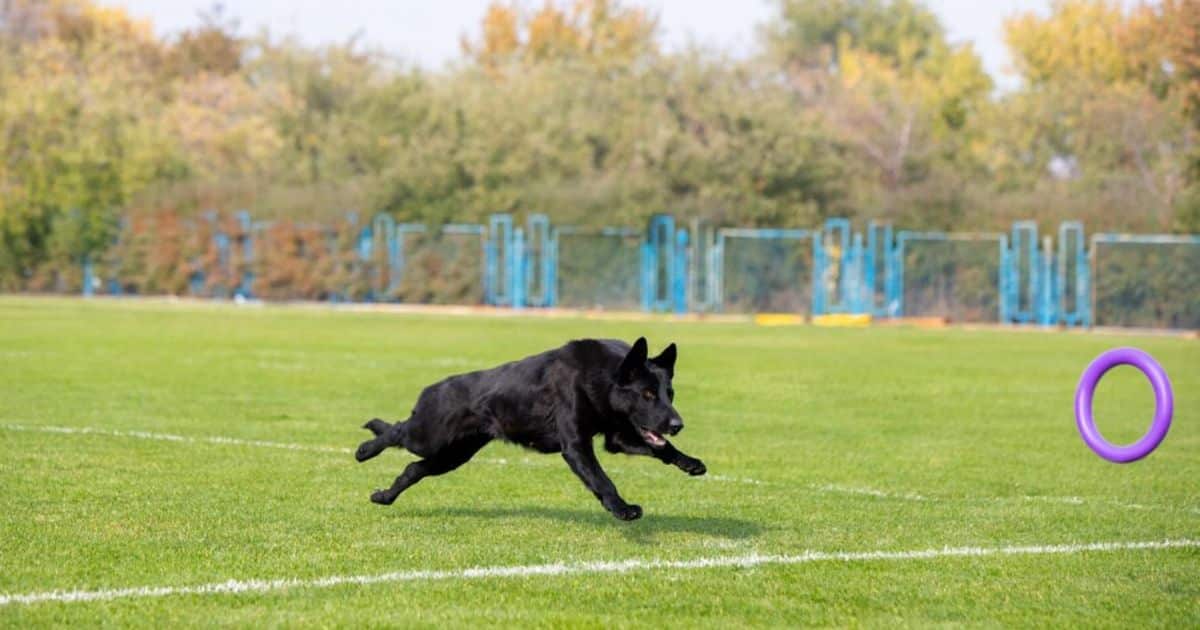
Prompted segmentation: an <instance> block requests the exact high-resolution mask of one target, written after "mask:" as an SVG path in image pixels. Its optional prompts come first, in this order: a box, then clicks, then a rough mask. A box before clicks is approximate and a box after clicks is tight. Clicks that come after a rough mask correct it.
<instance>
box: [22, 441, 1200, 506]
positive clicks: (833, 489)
mask: <svg viewBox="0 0 1200 630" xmlns="http://www.w3.org/2000/svg"><path fill="white" fill-rule="evenodd" d="M0 430H6V431H25V432H35V433H60V434H74V435H101V436H107V437H120V438H133V439H139V440H158V441H165V442H181V443H188V444H219V445H227V446H250V447H259V448H275V449H282V450H288V451H308V452H314V453H337V454H350V453H353V452H354V450H353V449H350V448H344V447H338V446H321V445H310V444H293V443H288V442H270V441H266V440H244V439H241V438H233V437H225V436H220V435H213V436H199V437H194V436H187V435H175V434H171V433H155V432H151V431H136V430H128V431H120V430H115V429H100V428H96V427H64V426H53V425H24V424H0ZM472 461H475V462H479V463H484V464H492V465H497V466H507V465H509V464H519V465H522V466H531V467H546V466H552V465H554V464H553V463H551V462H542V461H537V460H533V459H530V458H529V457H520V458H507V457H480V458H477V459H474V460H472ZM609 470H610V471H612V472H619V473H622V474H623V473H634V474H640V475H642V476H647V477H656V478H658V477H661V476H662V475H661V474H660V473H657V472H653V471H647V470H639V469H624V468H621V467H610V468H609ZM696 479H700V480H703V481H715V482H723V483H737V484H744V485H754V486H779V485H782V484H777V483H773V482H770V481H762V480H759V479H751V478H749V477H733V476H728V475H712V474H709V475H704V476H702V477H696ZM808 487H809V488H810V489H812V490H814V491H816V492H822V493H838V494H851V495H859V496H871V497H876V498H880V499H894V500H901V501H928V502H935V503H936V502H946V501H954V500H956V499H949V498H938V497H928V496H924V495H921V494H917V493H915V492H898V491H887V490H879V489H877V488H870V487H866V486H848V485H843V484H833V483H825V484H816V483H814V484H810V485H809V486H808ZM959 500H965V501H989V502H994V503H1000V502H1005V501H1030V502H1044V503H1061V504H1066V505H1087V504H1096V503H1100V504H1104V505H1108V506H1110V507H1115V508H1119V509H1124V510H1164V509H1165V510H1171V511H1181V512H1187V513H1190V514H1200V508H1197V507H1192V508H1177V507H1172V506H1162V505H1143V504H1140V503H1123V502H1120V501H1114V500H1110V499H1101V498H1093V499H1085V498H1083V497H1073V496H1032V495H1024V496H1012V497H965V498H963V499H959Z"/></svg>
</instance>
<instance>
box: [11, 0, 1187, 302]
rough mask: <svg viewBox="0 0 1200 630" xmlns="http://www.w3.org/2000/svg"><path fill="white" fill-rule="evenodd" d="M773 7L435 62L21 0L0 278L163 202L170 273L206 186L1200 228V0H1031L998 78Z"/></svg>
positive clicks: (466, 200)
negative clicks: (752, 24)
mask: <svg viewBox="0 0 1200 630" xmlns="http://www.w3.org/2000/svg"><path fill="white" fill-rule="evenodd" d="M1126 4H1128V3H1126ZM774 8H775V16H774V17H773V19H771V20H770V21H769V23H767V24H764V25H762V28H761V31H760V44H761V46H760V49H761V54H759V55H757V56H755V57H753V58H750V59H731V58H728V57H727V56H725V55H723V54H722V53H721V52H719V51H712V50H705V49H693V50H687V51H683V52H670V53H669V52H666V51H664V49H663V48H662V46H661V41H660V37H659V32H658V29H657V26H656V22H655V18H654V16H653V15H651V14H648V13H647V12H645V11H644V10H642V9H639V8H637V7H635V6H634V5H633V4H632V3H621V2H618V1H616V0H569V1H566V0H564V1H563V2H557V3H555V2H551V3H547V4H544V5H541V6H537V7H534V8H520V7H518V6H517V5H511V4H507V3H496V4H493V5H492V6H491V7H490V8H489V9H488V11H487V13H486V14H485V15H483V16H481V20H480V25H479V28H478V29H477V30H476V31H475V32H474V33H470V34H467V35H465V36H464V41H463V56H462V58H461V59H460V60H459V61H458V62H456V63H454V64H452V65H451V66H449V67H448V68H446V69H444V70H440V71H436V72H434V71H428V70H421V69H419V68H417V67H415V66H414V65H412V64H410V63H408V62H406V61H405V60H403V59H398V58H395V57H392V56H389V55H387V54H384V53H381V52H378V51H371V50H365V49H364V48H363V47H362V46H360V45H358V44H356V43H355V42H354V41H348V42H345V43H344V44H340V45H336V46H329V47H322V48H311V47H305V46H302V45H300V44H298V43H296V42H295V41H292V40H290V39H288V38H280V37H277V36H273V35H271V34H269V33H259V34H253V35H250V34H245V33H243V32H241V31H240V30H239V28H238V25H237V24H236V23H233V22H231V21H229V20H227V19H225V18H224V16H223V15H222V14H221V13H220V12H219V11H213V12H210V13H207V14H205V15H202V16H200V19H199V20H198V23H197V25H196V26H195V27H194V28H192V29H191V30H188V31H185V32H183V33H180V34H178V35H177V36H173V37H170V38H166V39H164V38H161V37H158V36H156V35H155V34H154V32H153V29H152V28H151V25H150V24H146V23H144V22H140V21H138V20H135V19H132V18H131V17H130V16H129V15H127V14H126V13H125V12H123V11H122V10H120V9H116V8H112V7H108V6H105V5H103V4H100V3H97V2H93V1H92V0H4V1H2V2H0V147H2V149H3V150H2V152H0V289H8V290H12V289H38V288H54V287H55V286H63V285H64V283H65V284H68V285H69V284H72V283H74V282H75V280H74V279H73V277H72V274H75V275H77V274H78V263H79V261H80V260H82V259H83V258H84V257H86V256H93V255H97V254H98V252H101V251H104V250H107V249H109V248H110V246H111V244H112V242H113V240H114V238H115V236H116V235H117V234H118V232H119V229H118V228H119V226H120V217H127V218H128V220H129V221H131V222H136V221H138V220H139V219H138V217H143V219H142V220H143V221H145V222H149V223H153V224H155V225H176V226H185V227H178V228H177V229H178V230H182V231H181V232H180V236H179V237H178V238H176V239H175V241H173V242H174V243H175V244H174V245H169V244H168V245H164V247H168V250H164V251H161V252H160V253H159V259H160V261H161V265H160V267H162V269H160V270H159V271H157V272H156V271H154V269H151V268H150V267H147V266H145V265H143V266H142V268H139V269H138V270H137V271H138V273H139V274H143V275H144V274H149V275H151V276H154V279H153V282H156V283H159V284H161V285H162V286H163V287H168V288H165V289H163V290H168V291H169V290H171V289H170V288H169V287H178V286H181V285H182V283H185V282H186V276H187V273H186V269H183V267H184V265H181V264H180V262H179V261H180V260H189V261H192V262H190V263H188V264H193V265H196V264H201V262H198V261H201V260H202V259H203V258H204V257H205V256H209V257H211V255H212V252H210V251H206V247H207V245H205V244H204V243H203V242H197V243H190V242H189V241H188V238H186V237H185V236H183V233H184V232H187V233H194V232H196V230H197V228H195V227H192V228H187V227H186V226H188V225H189V224H195V223H196V222H198V221H201V220H202V217H203V216H204V215H203V213H204V212H205V211H207V210H209V209H220V210H222V211H223V212H225V213H230V212H232V211H233V210H236V209H246V210H249V211H250V212H251V214H252V215H253V216H254V217H256V218H258V219H268V218H269V219H278V220H280V225H282V226H284V227H280V228H277V234H275V236H274V237H273V238H276V239H277V240H279V239H281V240H282V241H284V242H286V244H287V245H286V246H287V247H295V248H302V243H303V242H304V240H305V239H307V238H310V237H309V236H306V235H305V234H306V233H305V229H306V228H305V227H304V226H305V225H308V224H310V223H311V222H313V221H321V222H323V223H326V224H330V225H332V224H333V223H334V222H335V220H338V221H344V220H345V217H346V213H347V211H351V210H353V211H357V212H358V215H359V216H360V217H367V216H370V215H372V214H374V213H376V212H387V213H391V214H392V215H394V216H395V218H396V219H397V220H403V221H422V222H432V223H441V222H447V221H478V220H481V219H482V218H483V217H485V216H486V215H488V214H490V213H493V212H514V213H517V214H524V213H527V212H545V213H548V214H550V215H551V217H552V218H553V220H554V221H555V222H558V223H564V224H566V223H569V224H596V225H598V224H638V223H640V222H642V221H643V220H644V219H645V218H646V217H647V216H648V215H649V214H651V213H654V212H664V211H667V212H673V213H675V214H676V215H677V216H679V217H684V218H690V217H700V218H703V219H706V220H710V221H713V222H719V223H723V224H738V225H761V226H795V225H804V226H809V225H813V224H815V223H816V222H817V221H818V220H820V219H821V218H823V217H827V216H834V215H839V216H851V217H854V218H859V219H861V218H867V217H884V218H890V219H892V220H894V221H895V222H897V223H898V224H901V225H907V226H919V227H922V228H930V229H933V228H962V229H985V228H998V227H1002V226H1006V225H1007V224H1008V223H1009V222H1010V221H1012V220H1013V219H1015V218H1021V217H1035V218H1037V219H1038V220H1039V221H1041V222H1043V224H1044V225H1046V226H1049V225H1052V224H1054V223H1056V222H1057V221H1058V220H1060V219H1062V218H1081V219H1083V220H1084V221H1085V223H1086V225H1087V226H1088V228H1089V229H1120V230H1139V231H1156V232H1160V231H1171V230H1175V231H1200V142H1198V140H1200V0H1163V1H1162V2H1156V3H1153V4H1148V3H1147V4H1136V5H1133V6H1130V7H1125V6H1123V5H1122V4H1121V3H1119V2H1116V1H1114V0H1094V1H1093V0H1055V2H1053V4H1052V9H1051V11H1050V14H1049V16H1048V17H1039V16H1035V15H1017V16H1014V17H1013V18H1012V19H1011V20H1009V21H1008V22H1007V24H1006V27H1005V28H1006V33H1007V40H1008V43H1009V46H1010V47H1011V49H1012V52H1013V55H1014V58H1015V59H1016V70H1017V71H1018V72H1019V73H1020V76H1021V79H1022V80H1021V83H1020V87H1019V88H1018V89H1016V90H1013V91H1008V92H1004V93H999V92H997V91H996V90H995V89H994V86H993V82H992V78H991V77H989V76H988V75H987V73H986V72H985V71H984V70H983V67H982V65H981V63H980V59H979V57H978V55H977V54H976V53H975V52H974V51H973V50H972V49H971V48H970V47H969V46H965V45H959V44H955V43H953V42H951V41H949V40H948V38H947V35H946V33H945V30H944V29H943V27H942V25H941V24H940V23H939V21H938V19H937V17H936V16H935V15H934V14H933V13H932V12H931V11H930V10H929V9H928V8H926V7H925V6H923V5H922V4H921V3H920V2H916V1H912V0H837V1H825V0H820V1H818V0H775V1H774ZM222 220H224V219H222ZM189 222H190V223H189ZM289 226H290V227H289ZM288 230H290V232H288ZM285 232H286V233H285ZM156 238H157V237H156ZM297 243H301V245H298V244H297ZM170 247H173V248H175V249H169V248H170ZM209 249H211V248H209ZM329 264H332V265H333V266H334V267H337V261H333V262H332V263H329ZM319 267H320V265H315V266H313V268H312V269H308V270H307V271H303V273H301V272H300V271H294V270H293V271H286V272H284V273H285V275H286V274H288V273H300V274H301V275H303V274H305V273H307V274H308V275H310V276H326V275H328V274H329V273H333V272H331V271H329V270H328V269H323V268H319ZM335 271H336V269H335ZM155 274H157V275H155ZM274 281H276V282H282V280H279V279H278V278H276V279H275V280H274ZM146 282H150V280H146Z"/></svg>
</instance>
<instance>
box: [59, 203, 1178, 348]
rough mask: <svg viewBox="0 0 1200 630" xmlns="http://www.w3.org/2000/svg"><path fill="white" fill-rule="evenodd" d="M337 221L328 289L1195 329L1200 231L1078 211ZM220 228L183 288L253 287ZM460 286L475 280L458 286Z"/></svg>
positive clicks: (240, 224)
mask: <svg viewBox="0 0 1200 630" xmlns="http://www.w3.org/2000/svg"><path fill="white" fill-rule="evenodd" d="M347 222H348V225H349V226H350V228H349V229H351V230H353V239H351V241H349V245H342V244H341V243H344V240H339V238H340V237H339V236H338V234H337V233H335V232H333V231H330V230H328V229H326V228H319V229H320V230H324V231H323V232H322V233H324V234H325V235H326V236H325V237H324V238H325V239H326V241H327V245H326V246H327V247H328V248H330V249H331V250H336V249H337V248H339V247H343V246H346V247H349V248H351V249H350V250H348V252H349V253H348V255H347V256H345V257H341V258H336V260H337V261H338V262H337V266H336V268H335V269H334V272H336V273H338V274H342V275H341V276H338V277H342V276H344V277H347V278H360V279H361V278H365V279H366V280H365V283H366V286H367V289H366V290H365V291H361V290H359V291H357V292H353V293H352V292H350V291H348V290H347V291H330V292H328V294H327V297H328V299H331V300H344V299H363V300H368V301H405V300H407V301H431V299H426V298H424V297H422V296H425V295H427V292H422V291H421V290H420V289H421V288H422V287H423V286H424V285H425V284H431V283H432V284H436V283H438V282H441V281H443V280H444V278H443V277H442V276H443V275H446V274H451V273H453V274H457V275H458V276H460V277H459V278H458V285H455V286H456V287H457V288H456V289H455V291H456V292H452V293H450V295H452V296H456V297H453V298H451V299H457V300H466V301H480V302H483V303H486V304H491V305H496V306H507V307H512V308H525V307H553V306H570V307H584V308H615V309H635V308H641V309H643V310H647V311H659V312H678V313H682V312H688V311H710V312H717V311H726V312H763V311H771V312H793V313H804V314H810V315H824V314H830V313H866V314H870V315H872V316H875V317H880V318H893V317H921V316H938V317H946V318H950V319H953V320H958V321H996V322H1003V323H1013V324H1040V325H1063V326H1091V325H1094V324H1102V325H1109V324H1112V325H1136V326H1168V327H1177V328H1200V236H1176V235H1129V234H1108V233H1100V234H1092V235H1091V238H1090V240H1088V239H1087V238H1086V237H1085V233H1084V226H1083V225H1082V224H1081V223H1079V222H1076V221H1069V222H1064V223H1062V224H1061V225H1060V226H1059V227H1058V230H1057V241H1056V240H1055V238H1054V237H1052V236H1050V235H1045V236H1044V237H1043V238H1042V239H1041V240H1040V241H1039V234H1038V226H1037V224H1036V223H1034V222H1032V221H1018V222H1016V223H1014V224H1013V226H1012V229H1011V231H1010V232H1009V233H1007V234H1004V233H956V232H923V231H912V230H895V229H893V226H892V225H890V224H888V223H883V222H871V223H869V224H867V225H866V226H865V236H864V233H862V232H856V231H855V230H854V228H853V225H852V223H851V222H850V221H849V220H847V219H841V218H832V219H828V220H826V221H825V223H824V224H823V225H822V226H821V227H820V228H819V229H816V230H808V229H746V228H718V227H715V226H708V225H702V224H700V223H699V222H693V223H692V225H691V226H690V229H689V228H688V227H684V226H682V225H680V224H678V223H677V222H676V220H675V218H674V217H673V216H671V215H666V214H660V215H655V216H654V217H652V218H651V219H650V221H649V223H648V225H647V226H646V227H645V229H633V228H624V227H607V228H578V227H574V226H555V225H553V224H552V223H551V222H550V220H549V218H548V217H546V216H545V215H531V216H529V217H528V218H527V220H526V223H525V226H524V227H521V226H519V225H517V224H516V223H515V222H514V219H513V217H512V216H511V215H507V214H497V215H493V216H491V217H490V218H489V220H488V223H487V224H486V225H477V224H451V225H444V226H440V227H437V228H434V227H429V226H425V225H421V224H412V223H397V222H395V220H394V219H393V218H392V217H390V216H388V215H379V216H376V217H373V218H372V219H371V220H370V221H366V222H363V223H362V224H361V225H360V223H359V221H358V219H357V217H355V216H354V215H349V216H348V217H347ZM123 225H124V223H123ZM222 225H229V223H228V222H225V223H222V222H221V221H219V220H218V218H217V215H216V214H215V213H209V214H207V215H204V216H203V217H202V219H201V221H200V222H199V223H194V224H192V225H191V227H190V228H189V229H191V230H193V231H194V232H196V233H197V234H203V235H207V236H204V238H211V243H210V245H209V246H207V247H208V250H206V251H210V252H215V254H210V255H215V265H216V271H215V272H214V271H212V270H209V271H208V272H207V273H209V274H210V275H209V276H206V275H205V273H206V271H205V270H204V267H203V265H200V264H199V263H197V262H195V260H193V261H192V262H191V263H189V265H191V267H193V268H194V269H195V270H196V271H194V272H193V273H192V275H191V276H190V280H189V282H188V285H189V289H188V290H189V291H190V292H192V293H193V294H196V295H205V296H209V297H230V296H233V297H242V298H252V297H255V286H256V281H257V280H258V274H259V273H262V272H263V267H262V265H263V264H266V263H265V261H264V260H263V257H264V255H266V254H270V251H269V249H264V248H265V247H266V245H267V243H266V240H267V239H266V237H265V235H266V233H267V230H268V229H269V228H270V225H271V224H269V223H262V222H255V221H253V220H252V219H251V217H250V215H249V214H248V213H246V212H244V211H241V212H238V213H236V214H235V215H234V223H233V225H235V226H236V227H235V228H233V231H234V232H235V233H234V234H230V233H227V232H226V230H224V229H223V228H222ZM124 239H126V236H125V235H124V231H122V234H121V235H119V236H118V240H117V241H115V242H114V246H113V251H122V249H121V248H123V247H127V246H128V243H127V242H125V240H124ZM301 248H303V245H301ZM195 255H198V254H193V256H195ZM111 257H112V256H109V258H111ZM106 260H107V259H106ZM414 261H416V262H417V264H416V265H414V264H413V262H414ZM121 268H122V267H121V265H120V264H119V261H117V263H113V262H112V261H111V260H108V261H107V262H105V263H103V264H101V262H100V261H99V260H92V259H88V260H85V261H83V277H84V281H83V292H84V294H85V295H91V294H92V293H93V292H95V291H96V290H97V289H98V288H103V289H105V290H106V292H108V293H115V294H119V293H121V292H124V291H125V290H126V285H125V283H123V282H122V280H121V278H120V277H119V276H120V269H121ZM476 269H477V271H474V270H476ZM215 276H219V278H218V277H215ZM472 283H474V284H475V285H477V287H478V288H477V289H474V288H471V287H470V286H467V285H470V284H472ZM459 285H463V286H465V287H466V288H463V286H459ZM132 290H137V289H136V287H134V288H133V289H132ZM471 296H477V297H471Z"/></svg>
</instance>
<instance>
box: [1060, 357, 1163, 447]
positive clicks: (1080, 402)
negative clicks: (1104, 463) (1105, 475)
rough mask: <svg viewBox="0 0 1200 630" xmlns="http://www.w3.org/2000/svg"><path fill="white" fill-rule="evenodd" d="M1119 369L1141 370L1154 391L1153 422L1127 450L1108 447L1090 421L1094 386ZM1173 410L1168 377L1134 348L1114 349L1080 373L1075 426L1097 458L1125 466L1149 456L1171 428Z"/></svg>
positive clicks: (1094, 424)
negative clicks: (1131, 367)
mask: <svg viewBox="0 0 1200 630" xmlns="http://www.w3.org/2000/svg"><path fill="white" fill-rule="evenodd" d="M1118 365H1132V366H1133V367H1135V368H1137V369H1139V370H1141V371H1142V374H1145V375H1146V378H1148V379H1150V386H1151V387H1153V388H1154V422H1153V423H1151V424H1150V429H1149V430H1147V431H1146V434H1145V435H1143V436H1142V438H1141V439H1140V440H1138V441H1137V442H1134V443H1133V444H1130V445H1128V446H1116V445H1113V444H1110V443H1109V442H1108V441H1107V440H1105V439H1104V438H1103V437H1101V436H1100V432H1099V431H1097V430H1096V421H1095V420H1094V419H1093V418H1092V396H1093V395H1094V394H1095V393H1096V384H1097V383H1099V382H1100V377H1101V376H1104V373H1105V372H1107V371H1109V370H1111V369H1113V368H1114V367H1117V366H1118ZM1174 407H1175V401H1174V398H1173V397H1172V396H1171V381H1170V380H1168V379H1167V373H1166V372H1165V371H1163V369H1162V366H1161V365H1159V364H1158V362H1157V361H1155V360H1154V357H1151V356H1150V355H1149V354H1146V353H1145V352H1142V351H1141V350H1138V349H1137V348H1116V349H1114V350H1109V351H1108V352H1105V353H1104V354H1101V355H1100V356H1098V357H1096V360H1095V361H1092V362H1091V364H1090V365H1088V366H1087V369H1086V370H1084V371H1083V377H1082V378H1080V379H1079V387H1078V388H1077V389H1076V390H1075V425H1076V426H1078V427H1079V434H1080V435H1082V436H1083V441H1084V443H1085V444H1087V445H1088V446H1089V447H1090V448H1091V449H1092V450H1093V451H1096V454H1097V455H1099V456H1100V457H1103V458H1104V459H1107V460H1108V461H1110V462H1116V463H1118V464H1127V463H1129V462H1135V461H1137V460H1139V459H1141V458H1143V457H1145V456H1147V455H1149V454H1150V453H1152V452H1154V449H1156V448H1158V445H1159V443H1160V442H1162V441H1163V438H1164V437H1166V436H1167V429H1170V428H1171V415H1172V412H1173V411H1174Z"/></svg>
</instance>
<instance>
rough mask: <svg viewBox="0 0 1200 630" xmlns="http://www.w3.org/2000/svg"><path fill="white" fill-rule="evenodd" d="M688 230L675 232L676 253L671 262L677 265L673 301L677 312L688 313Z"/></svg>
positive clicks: (683, 229)
mask: <svg viewBox="0 0 1200 630" xmlns="http://www.w3.org/2000/svg"><path fill="white" fill-rule="evenodd" d="M687 263H688V231H687V229H685V228H679V229H678V230H677V231H676V232H675V247H674V255H673V256H671V264H672V265H674V266H675V270H674V271H675V272H674V274H673V276H674V277H673V279H672V280H673V284H672V287H671V294H672V298H673V299H672V301H673V302H674V307H675V308H674V310H675V312H676V313H686V312H687V310H688V299H687V294H688V290H687V288H688V264H687Z"/></svg>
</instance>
